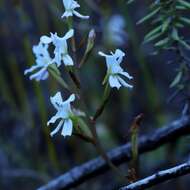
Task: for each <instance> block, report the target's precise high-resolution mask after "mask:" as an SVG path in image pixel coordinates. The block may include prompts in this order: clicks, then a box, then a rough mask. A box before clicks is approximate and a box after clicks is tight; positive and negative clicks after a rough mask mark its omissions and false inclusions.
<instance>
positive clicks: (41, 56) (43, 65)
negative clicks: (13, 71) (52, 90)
mask: <svg viewBox="0 0 190 190" xmlns="http://www.w3.org/2000/svg"><path fill="white" fill-rule="evenodd" d="M33 53H34V54H35V56H36V65H34V66H32V67H31V68H30V69H26V70H25V72H24V74H25V75H26V74H28V73H31V72H33V71H35V70H38V71H37V72H36V73H34V74H32V75H31V76H30V80H32V79H35V80H36V81H40V80H46V79H47V78H48V76H49V74H48V71H47V68H48V66H49V65H50V64H52V63H53V60H52V59H51V57H50V55H49V52H48V45H47V44H46V45H45V44H42V43H41V42H40V43H39V44H38V45H36V46H33Z"/></svg>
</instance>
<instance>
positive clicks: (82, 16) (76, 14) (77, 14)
mask: <svg viewBox="0 0 190 190" xmlns="http://www.w3.org/2000/svg"><path fill="white" fill-rule="evenodd" d="M73 14H74V15H75V16H77V17H79V18H82V19H89V18H90V17H89V16H84V15H81V14H80V13H79V12H77V11H75V10H74V11H73Z"/></svg>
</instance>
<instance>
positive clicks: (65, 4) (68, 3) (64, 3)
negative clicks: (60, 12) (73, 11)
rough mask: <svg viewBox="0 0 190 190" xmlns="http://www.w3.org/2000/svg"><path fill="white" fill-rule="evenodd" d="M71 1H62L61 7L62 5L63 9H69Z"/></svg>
mask: <svg viewBox="0 0 190 190" xmlns="http://www.w3.org/2000/svg"><path fill="white" fill-rule="evenodd" d="M72 1H73V0H63V5H64V7H65V9H68V8H70V7H71V4H72Z"/></svg>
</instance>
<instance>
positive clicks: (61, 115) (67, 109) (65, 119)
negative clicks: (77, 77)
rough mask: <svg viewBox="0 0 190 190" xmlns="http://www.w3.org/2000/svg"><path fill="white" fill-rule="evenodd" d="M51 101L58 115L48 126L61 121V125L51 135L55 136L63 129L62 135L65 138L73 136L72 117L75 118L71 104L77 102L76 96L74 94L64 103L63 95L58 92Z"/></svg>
mask: <svg viewBox="0 0 190 190" xmlns="http://www.w3.org/2000/svg"><path fill="white" fill-rule="evenodd" d="M50 100H51V103H52V104H53V106H54V107H55V108H56V110H57V113H56V114H55V115H54V116H53V117H52V118H51V119H50V120H49V121H48V122H47V125H49V124H51V123H55V122H56V121H57V120H58V119H59V120H60V122H59V124H58V125H57V127H56V128H55V129H54V130H53V131H52V132H51V134H50V135H51V136H54V135H55V134H56V133H57V132H58V131H59V130H61V128H62V131H61V135H63V136H64V137H65V136H71V135H72V131H73V122H72V117H73V116H74V113H73V111H72V109H71V102H73V101H74V100H75V95H74V94H72V95H71V96H70V97H69V98H68V99H67V100H66V101H63V99H62V96H61V93H60V92H57V93H56V94H55V96H53V97H51V98H50Z"/></svg>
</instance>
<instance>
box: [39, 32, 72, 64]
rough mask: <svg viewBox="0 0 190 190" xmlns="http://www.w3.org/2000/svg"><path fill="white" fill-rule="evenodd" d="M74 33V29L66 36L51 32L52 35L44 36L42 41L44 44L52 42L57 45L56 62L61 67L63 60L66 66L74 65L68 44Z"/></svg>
mask: <svg viewBox="0 0 190 190" xmlns="http://www.w3.org/2000/svg"><path fill="white" fill-rule="evenodd" d="M73 35H74V30H73V29H71V30H69V31H68V32H67V33H66V34H65V36H64V37H59V36H58V35H57V33H55V34H53V33H51V37H48V36H42V37H41V39H40V40H41V42H42V43H44V44H50V43H53V45H54V46H55V50H54V54H55V58H54V60H55V63H56V64H57V66H58V67H59V66H60V65H61V62H62V61H63V63H64V64H65V65H66V66H72V65H74V63H73V60H72V58H71V56H70V55H69V54H68V45H67V40H68V39H69V38H71V37H72V36H73Z"/></svg>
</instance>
